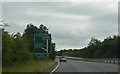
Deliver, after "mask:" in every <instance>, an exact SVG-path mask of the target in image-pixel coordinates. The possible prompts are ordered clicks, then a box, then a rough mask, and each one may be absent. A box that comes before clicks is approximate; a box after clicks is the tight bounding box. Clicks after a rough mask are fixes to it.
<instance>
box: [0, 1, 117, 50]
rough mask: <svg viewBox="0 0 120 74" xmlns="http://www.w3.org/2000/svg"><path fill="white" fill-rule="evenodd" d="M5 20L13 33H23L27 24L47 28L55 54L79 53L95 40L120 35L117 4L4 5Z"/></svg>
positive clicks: (75, 2)
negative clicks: (58, 52)
mask: <svg viewBox="0 0 120 74" xmlns="http://www.w3.org/2000/svg"><path fill="white" fill-rule="evenodd" d="M1 7H2V12H0V13H2V20H4V22H6V23H8V24H9V25H10V26H9V27H6V28H5V30H7V31H9V32H10V33H14V32H20V33H23V31H24V29H25V28H26V25H27V24H28V23H33V24H34V25H36V26H39V25H40V24H44V25H45V26H47V27H48V28H49V33H51V34H52V40H53V42H55V43H56V50H61V49H71V48H75V49H79V48H83V47H85V46H87V45H88V43H89V41H90V39H91V38H92V37H94V38H96V39H99V40H101V41H102V40H103V39H105V38H106V37H108V36H113V35H117V34H118V0H106V1H104V0H89V1H88V0H84V1H82V2H80V0H70V1H68V0H61V2H59V1H58V0H56V1H55V0H52V1H51V2H48V0H46V2H43V0H41V1H38V0H34V1H33V0H29V1H27V0H26V2H25V0H24V1H22V0H21V1H20V0H18V1H15V0H4V1H2V6H0V8H1Z"/></svg>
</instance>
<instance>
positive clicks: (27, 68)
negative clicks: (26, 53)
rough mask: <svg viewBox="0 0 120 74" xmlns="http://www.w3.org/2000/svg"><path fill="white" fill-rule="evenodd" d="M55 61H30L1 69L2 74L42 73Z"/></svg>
mask: <svg viewBox="0 0 120 74" xmlns="http://www.w3.org/2000/svg"><path fill="white" fill-rule="evenodd" d="M54 63H55V61H52V60H40V61H35V60H31V61H28V62H25V63H18V64H16V65H14V66H11V67H3V68H2V70H3V72H43V71H45V70H46V69H48V68H49V67H51V66H52V65H53V64H54Z"/></svg>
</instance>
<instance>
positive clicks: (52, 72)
mask: <svg viewBox="0 0 120 74" xmlns="http://www.w3.org/2000/svg"><path fill="white" fill-rule="evenodd" d="M57 63H58V65H57V66H56V67H55V68H54V69H53V70H52V71H51V72H50V74H52V73H53V72H54V71H55V70H56V69H57V68H58V67H59V65H60V63H59V62H57Z"/></svg>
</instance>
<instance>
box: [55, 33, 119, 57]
mask: <svg viewBox="0 0 120 74" xmlns="http://www.w3.org/2000/svg"><path fill="white" fill-rule="evenodd" d="M119 40H120V36H116V35H114V36H112V37H111V36H109V37H107V38H105V39H104V40H103V41H100V40H98V39H95V38H91V40H90V42H89V44H88V45H87V46H86V47H84V48H82V49H69V50H66V49H64V50H60V51H58V52H57V55H59V56H61V55H65V56H72V57H81V58H119V57H120V56H119V52H120V50H119V47H120V46H119Z"/></svg>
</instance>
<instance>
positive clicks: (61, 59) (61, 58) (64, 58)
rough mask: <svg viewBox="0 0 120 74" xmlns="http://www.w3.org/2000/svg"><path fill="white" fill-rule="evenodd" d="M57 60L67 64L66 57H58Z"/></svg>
mask: <svg viewBox="0 0 120 74" xmlns="http://www.w3.org/2000/svg"><path fill="white" fill-rule="evenodd" d="M59 60H60V62H62V61H63V62H67V59H66V57H64V56H62V57H60V58H59Z"/></svg>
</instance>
